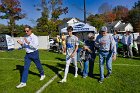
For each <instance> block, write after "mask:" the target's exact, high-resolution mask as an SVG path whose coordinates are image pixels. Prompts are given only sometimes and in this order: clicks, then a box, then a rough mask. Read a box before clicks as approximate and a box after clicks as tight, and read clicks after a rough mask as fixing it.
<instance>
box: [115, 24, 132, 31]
mask: <svg viewBox="0 0 140 93" xmlns="http://www.w3.org/2000/svg"><path fill="white" fill-rule="evenodd" d="M128 24H129V23H127V24H124V23H120V24H119V25H118V26H117V27H116V28H115V29H116V30H120V31H125V27H126V26H127V25H128Z"/></svg>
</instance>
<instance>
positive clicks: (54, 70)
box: [42, 64, 64, 79]
mask: <svg viewBox="0 0 140 93" xmlns="http://www.w3.org/2000/svg"><path fill="white" fill-rule="evenodd" d="M42 65H44V66H46V67H48V68H50V69H51V70H52V71H53V72H54V73H55V74H56V75H57V76H58V77H59V78H61V79H62V76H61V75H60V74H59V71H61V69H59V68H57V66H51V65H48V64H42ZM59 67H64V65H61V66H59Z"/></svg>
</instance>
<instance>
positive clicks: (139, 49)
mask: <svg viewBox="0 0 140 93" xmlns="http://www.w3.org/2000/svg"><path fill="white" fill-rule="evenodd" d="M136 41H137V46H138V52H139V56H140V32H139V36H138V37H137V39H136Z"/></svg>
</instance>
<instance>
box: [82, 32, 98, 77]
mask: <svg viewBox="0 0 140 93" xmlns="http://www.w3.org/2000/svg"><path fill="white" fill-rule="evenodd" d="M84 50H85V59H84V69H83V78H86V77H87V76H88V74H89V76H91V77H92V76H93V69H94V60H95V58H96V54H95V41H94V34H93V33H89V34H88V40H86V41H85V46H84ZM88 68H89V73H88Z"/></svg>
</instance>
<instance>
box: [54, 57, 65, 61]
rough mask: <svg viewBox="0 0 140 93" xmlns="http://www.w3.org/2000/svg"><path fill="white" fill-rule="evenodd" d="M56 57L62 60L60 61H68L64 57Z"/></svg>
mask: <svg viewBox="0 0 140 93" xmlns="http://www.w3.org/2000/svg"><path fill="white" fill-rule="evenodd" d="M55 59H57V60H60V61H66V59H64V58H60V57H56V58H55Z"/></svg>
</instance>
